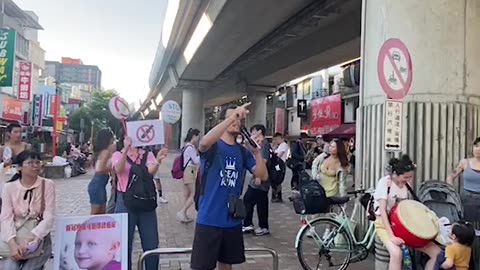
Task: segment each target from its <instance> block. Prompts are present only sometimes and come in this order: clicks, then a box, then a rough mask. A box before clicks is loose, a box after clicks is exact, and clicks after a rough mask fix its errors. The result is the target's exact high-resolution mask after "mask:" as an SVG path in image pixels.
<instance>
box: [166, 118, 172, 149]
mask: <svg viewBox="0 0 480 270" xmlns="http://www.w3.org/2000/svg"><path fill="white" fill-rule="evenodd" d="M166 131H167V134H166V135H165V147H167V148H168V144H169V142H170V138H171V137H172V124H167V130H166Z"/></svg>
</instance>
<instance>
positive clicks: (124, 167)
mask: <svg viewBox="0 0 480 270" xmlns="http://www.w3.org/2000/svg"><path fill="white" fill-rule="evenodd" d="M123 143H124V147H123V150H122V151H117V152H115V153H113V155H112V165H113V168H114V170H115V173H116V175H117V178H118V181H117V201H116V207H115V213H127V214H128V269H129V270H130V269H132V243H133V236H134V233H135V227H138V232H139V234H140V239H141V244H142V248H143V251H147V250H152V249H156V248H158V242H159V240H158V223H157V213H156V212H155V210H156V208H157V192H156V188H155V184H154V182H153V175H154V174H155V173H156V172H157V171H158V169H159V166H160V163H162V161H163V160H164V159H165V158H166V157H167V154H168V150H167V149H166V148H164V149H162V150H160V151H159V152H158V154H157V156H156V157H155V156H154V155H153V153H151V152H148V151H145V150H143V149H142V148H136V147H133V146H132V140H131V139H130V138H128V137H127V138H125V139H124V142H123ZM158 263H159V258H158V257H157V256H151V257H149V258H147V259H146V260H145V265H146V270H156V269H158Z"/></svg>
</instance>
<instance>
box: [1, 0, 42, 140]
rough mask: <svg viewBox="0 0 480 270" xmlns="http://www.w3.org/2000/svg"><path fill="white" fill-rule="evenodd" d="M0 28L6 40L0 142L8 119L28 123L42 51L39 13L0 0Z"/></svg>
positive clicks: (36, 86)
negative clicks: (39, 36)
mask: <svg viewBox="0 0 480 270" xmlns="http://www.w3.org/2000/svg"><path fill="white" fill-rule="evenodd" d="M0 29H1V31H2V38H4V40H5V41H6V43H2V59H1V65H2V69H1V70H2V77H6V78H8V79H6V81H5V82H2V84H1V85H0V142H3V141H4V140H5V137H4V134H5V127H6V125H7V124H8V123H11V122H17V123H21V124H24V125H29V124H30V112H31V107H32V106H31V103H32V99H33V94H34V93H35V91H37V88H38V85H37V83H36V82H37V81H38V80H37V78H38V77H39V74H40V73H41V69H43V67H44V64H43V63H44V55H45V52H44V51H43V49H42V48H41V47H40V44H39V43H38V38H37V36H38V34H37V32H38V30H43V28H42V26H41V25H40V24H39V23H38V16H37V15H35V13H33V12H29V11H24V10H22V9H21V8H20V7H18V6H17V5H16V4H15V3H14V2H13V1H12V0H4V1H2V9H1V11H0ZM6 35H8V36H9V37H8V38H6ZM10 36H11V38H10ZM5 38H6V39H5Z"/></svg>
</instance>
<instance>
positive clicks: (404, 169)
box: [374, 155, 441, 270]
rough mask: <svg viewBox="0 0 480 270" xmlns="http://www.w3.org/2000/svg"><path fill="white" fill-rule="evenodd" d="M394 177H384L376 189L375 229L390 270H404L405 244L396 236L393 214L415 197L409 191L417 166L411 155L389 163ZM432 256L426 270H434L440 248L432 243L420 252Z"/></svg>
mask: <svg viewBox="0 0 480 270" xmlns="http://www.w3.org/2000/svg"><path fill="white" fill-rule="evenodd" d="M389 167H390V171H391V173H390V174H388V175H386V176H384V177H382V178H381V179H380V180H379V181H378V183H377V186H376V189H375V194H374V198H375V203H374V209H376V211H375V215H376V216H377V218H376V220H375V229H376V232H377V236H378V237H379V238H380V240H381V241H382V242H383V244H384V245H385V247H386V248H387V250H388V253H389V255H390V263H389V267H388V269H389V270H401V269H402V264H403V251H402V246H403V245H404V244H405V241H404V240H403V239H402V238H400V237H397V236H395V235H394V233H393V230H392V225H391V223H390V217H389V215H390V212H391V210H392V209H393V207H394V206H395V205H396V204H397V203H398V202H399V201H401V200H405V199H411V198H412V197H413V196H414V194H413V193H411V192H410V191H409V187H408V185H409V183H411V182H412V180H413V179H414V175H415V168H416V165H415V164H414V163H413V161H412V160H411V159H410V157H409V156H408V155H403V156H402V157H401V158H400V159H397V158H392V159H391V160H390V162H389ZM417 250H418V251H420V252H422V253H425V254H427V255H428V256H429V258H430V259H429V261H428V262H427V263H426V265H425V270H433V268H434V264H435V261H436V258H437V255H438V254H439V253H440V251H441V250H440V248H439V247H438V246H437V245H436V244H435V243H434V242H433V241H432V242H430V243H429V244H427V245H426V246H425V247H423V248H419V249H417Z"/></svg>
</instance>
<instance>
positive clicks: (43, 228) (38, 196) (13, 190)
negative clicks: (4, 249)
mask: <svg viewBox="0 0 480 270" xmlns="http://www.w3.org/2000/svg"><path fill="white" fill-rule="evenodd" d="M42 180H43V181H45V211H44V212H43V220H42V221H41V222H40V223H39V224H38V225H37V227H35V228H34V229H33V230H32V234H34V235H35V236H37V237H38V238H40V239H43V238H44V237H45V236H47V235H48V234H49V233H50V232H51V231H52V229H53V222H54V217H55V184H54V183H53V181H52V180H50V179H45V178H41V177H38V179H37V181H36V182H35V184H33V186H32V187H30V188H26V187H24V186H23V185H22V184H21V182H20V180H17V181H14V182H9V183H6V184H5V186H4V188H3V192H2V200H3V202H2V212H1V213H0V227H1V230H0V236H1V239H2V240H3V241H5V242H8V241H10V239H12V238H14V237H15V236H16V232H17V228H19V227H20V226H21V225H22V224H23V223H24V222H25V219H26V218H27V217H30V218H36V217H38V216H39V215H40V211H41V205H42V204H41V201H42ZM28 190H33V191H32V193H31V194H32V195H31V196H32V197H31V198H32V199H31V200H30V199H29V198H30V197H29V195H28V194H27V198H25V194H26V192H27V191H28Z"/></svg>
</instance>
